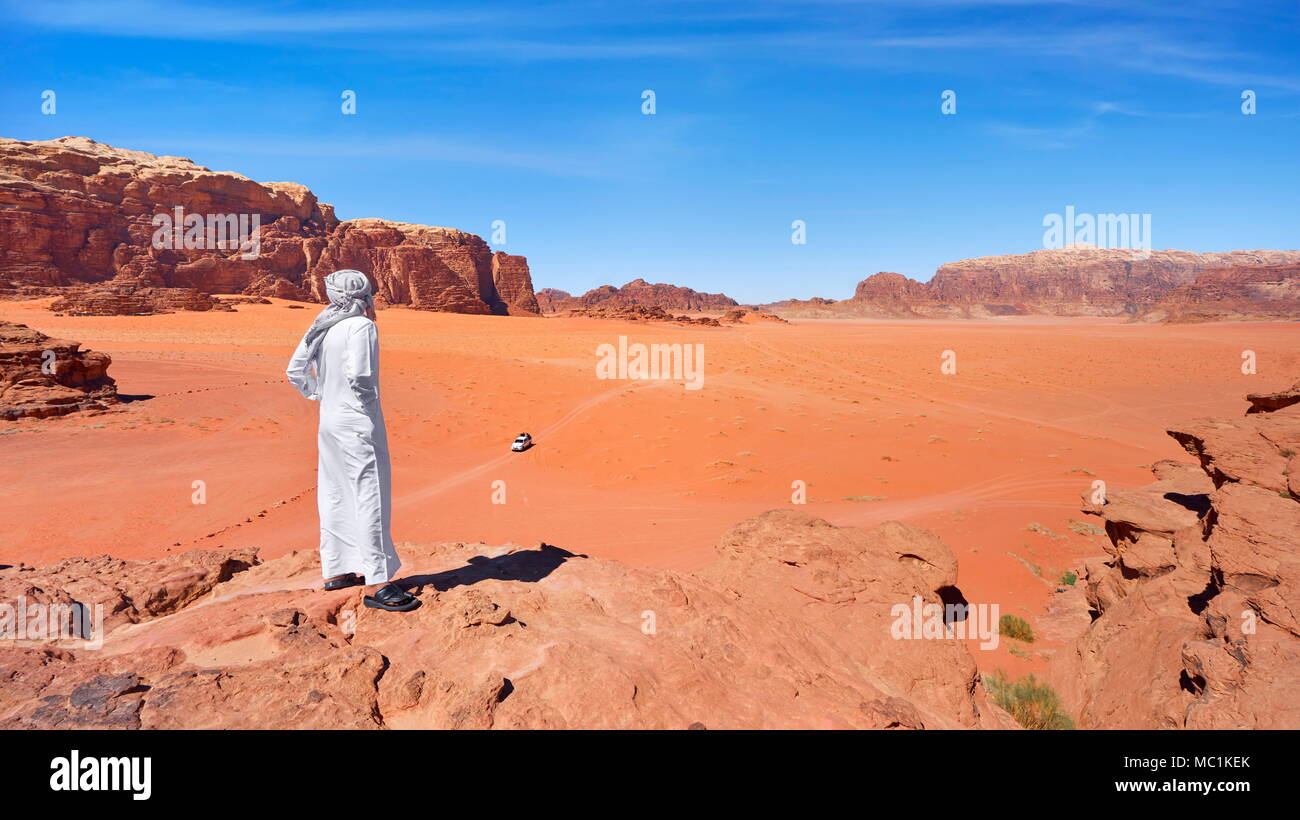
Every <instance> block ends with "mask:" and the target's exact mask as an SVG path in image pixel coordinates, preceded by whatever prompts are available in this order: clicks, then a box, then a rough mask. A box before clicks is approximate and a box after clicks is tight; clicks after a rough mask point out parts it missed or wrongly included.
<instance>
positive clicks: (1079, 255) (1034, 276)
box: [766, 246, 1300, 321]
mask: <svg viewBox="0 0 1300 820" xmlns="http://www.w3.org/2000/svg"><path fill="white" fill-rule="evenodd" d="M1297 263H1300V251H1275V250H1259V251H1228V252H1226V253H1192V252H1189V251H1179V250H1163V251H1152V252H1150V253H1149V254H1148V255H1146V257H1145V258H1143V257H1141V256H1139V255H1138V252H1136V251H1132V250H1121V249H1109V248H1095V247H1091V246H1070V247H1067V248H1059V249H1052V250H1040V251H1034V252H1032V253H1026V254H1018V255H1006V256H982V257H979V258H976V259H963V260H961V261H958V262H948V263H946V264H944V265H941V266H940V267H939V269H938V270H937V271H936V272H935V274H934V276H933V277H932V278H931V279H930V281H929V282H917V281H915V280H912V279H908V278H907V277H905V276H902V275H901V274H897V273H877V274H875V275H873V276H871V277H868V278H867V279H864V280H863V281H862V282H860V283H859V284H858V287H857V290H856V291H855V293H854V295H853V297H852V298H850V299H845V300H842V301H838V302H830V301H828V300H825V299H812V300H790V301H787V302H778V303H774V304H771V305H767V306H766V307H767V308H768V309H770V310H773V311H774V312H777V313H779V314H781V315H785V316H806V317H835V316H863V317H873V318H921V317H929V318H988V317H993V316H1009V315H1021V314H1035V313H1036V314H1050V315H1057V316H1137V315H1138V314H1142V318H1144V319H1146V320H1149V321H1160V320H1162V319H1165V318H1167V317H1169V316H1170V315H1171V311H1173V312H1178V311H1182V313H1184V314H1187V315H1190V314H1191V313H1193V312H1194V308H1189V307H1186V306H1187V305H1189V304H1190V305H1197V304H1201V303H1205V304H1217V305H1219V308H1215V309H1222V310H1223V311H1224V312H1223V316H1222V318H1232V315H1231V312H1230V311H1229V310H1228V307H1231V310H1238V309H1240V310H1245V309H1246V308H1248V307H1250V306H1251V305H1253V304H1256V303H1258V304H1260V305H1263V307H1261V308H1260V310H1259V311H1257V314H1253V315H1264V316H1270V317H1274V318H1276V317H1280V316H1295V315H1297V310H1296V307H1297V305H1296V304H1295V303H1294V300H1295V299H1296V286H1294V285H1288V284H1285V282H1284V283H1283V284H1282V285H1276V284H1267V283H1269V282H1274V280H1278V279H1279V274H1278V273H1277V271H1276V270H1270V271H1254V272H1251V273H1249V274H1246V273H1243V271H1245V270H1246V268H1241V267H1239V266H1259V265H1264V266H1276V265H1291V266H1294V265H1296V264H1297ZM1224 266H1233V269H1234V270H1235V271H1236V272H1234V273H1230V274H1222V273H1218V274H1210V273H1209V272H1208V271H1207V269H1209V268H1224ZM1202 271H1206V274H1207V275H1206V279H1205V280H1204V282H1205V284H1204V285H1201V286H1199V289H1198V287H1197V286H1195V285H1193V284H1192V283H1193V282H1195V281H1196V280H1197V277H1198V276H1199V275H1201V273H1202ZM1252 277H1253V278H1252ZM1225 280H1226V281H1230V282H1232V283H1233V284H1232V286H1231V287H1228V286H1227V285H1224V284H1223V281H1225ZM1256 280H1258V281H1256ZM1286 281H1287V282H1289V281H1290V280H1289V279H1287V280H1286ZM1215 282H1218V283H1220V284H1218V285H1216V284H1214V283H1215ZM1229 293H1230V294H1231V298H1229V297H1228V296H1227V295H1226V294H1229ZM1180 294H1181V295H1180ZM1165 299H1170V300H1172V301H1171V302H1170V303H1169V304H1168V305H1164V304H1163V303H1162V300H1165ZM1216 300H1217V301H1216ZM1225 303H1231V305H1229V306H1225ZM1178 305H1183V307H1178ZM1270 305H1271V307H1270ZM1156 311H1159V312H1156ZM1205 311H1206V313H1207V315H1211V314H1213V311H1214V309H1211V308H1208V307H1207V308H1205ZM1185 320H1187V319H1185Z"/></svg>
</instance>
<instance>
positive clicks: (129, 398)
mask: <svg viewBox="0 0 1300 820" xmlns="http://www.w3.org/2000/svg"><path fill="white" fill-rule="evenodd" d="M152 398H154V397H153V396H151V395H150V394H148V393H140V394H132V393H118V394H117V400H118V401H120V402H122V403H123V404H132V403H133V402H137V401H149V399H152Z"/></svg>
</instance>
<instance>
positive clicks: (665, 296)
mask: <svg viewBox="0 0 1300 820" xmlns="http://www.w3.org/2000/svg"><path fill="white" fill-rule="evenodd" d="M546 294H547V295H546V298H545V300H544V301H543V304H544V305H545V310H546V312H548V313H560V312H564V311H569V310H577V309H581V308H598V307H599V308H627V307H646V308H663V309H664V310H727V309H729V308H734V307H736V306H737V303H736V300H735V299H732V298H731V297H730V296H727V295H726V294H723V293H700V292H699V291H696V290H691V289H690V288H685V287H681V286H679V285H665V284H651V283H650V282H647V281H646V280H644V279H633V280H632V281H631V282H628V283H627V284H626V285H624V286H623V287H621V288H616V287H614V286H613V285H602V286H600V287H598V288H593V289H592V290H589V291H587V292H586V293H584V294H582V295H581V296H570V295H569V294H567V293H565V292H564V291H562V290H551V289H548V290H547V291H546Z"/></svg>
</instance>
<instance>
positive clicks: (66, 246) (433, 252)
mask: <svg viewBox="0 0 1300 820" xmlns="http://www.w3.org/2000/svg"><path fill="white" fill-rule="evenodd" d="M158 220H161V223H160V222H159V221H158ZM172 223H176V224H172ZM254 238H255V239H256V242H255V243H254V242H253V241H252V240H253V239H254ZM178 239H179V240H180V241H179V242H178V241H177V240H178ZM340 267H352V268H356V269H358V270H361V271H363V272H365V273H367V274H368V275H370V276H371V278H372V279H373V280H374V281H375V283H376V285H377V290H378V292H379V294H380V297H381V298H380V301H381V302H382V303H383V304H388V305H399V304H400V305H411V306H413V307H418V308H422V309H427V310H444V311H455V312H465V313H497V314H506V313H509V314H521V315H536V314H537V312H538V309H537V306H536V304H535V300H534V297H533V293H532V280H531V277H530V276H529V272H528V262H527V260H526V259H525V258H524V257H522V256H512V255H508V254H493V253H492V251H491V249H489V248H488V246H487V243H485V242H484V241H483V240H482V239H480V238H479V237H477V236H474V235H473V234H468V233H465V232H463V231H457V230H454V229H451V228H436V227H430V226H425V225H412V224H407V223H401V222H388V221H385V220H378V219H358V220H351V221H347V222H340V221H339V220H338V219H337V218H336V217H335V215H334V209H333V207H332V206H330V205H327V204H324V203H321V202H319V201H317V199H316V196H315V195H314V194H313V193H312V192H311V191H310V190H308V189H307V188H306V187H304V186H302V185H299V184H297V183H292V182H263V183H259V182H255V181H253V180H251V179H249V178H247V177H245V176H242V175H240V174H236V173H230V172H217V171H212V170H210V169H208V168H205V167H203V166H201V165H197V164H195V163H194V162H192V161H190V160H188V159H184V158H182V157H170V156H154V155H153V154H148V153H145V152H143V151H129V150H125V149H121V148H114V147H112V146H108V145H102V144H100V143H97V142H95V141H94V140H90V139H87V138H84V137H62V138H60V139H56V140H48V141H30V142H28V141H22V140H12V139H0V295H3V296H8V297H10V298H30V297H31V296H33V295H49V294H52V293H57V292H58V291H57V289H59V288H65V287H70V286H71V287H85V286H92V285H102V284H105V283H109V282H112V283H113V284H114V285H125V284H129V285H131V286H132V287H133V288H168V289H190V290H192V291H194V292H195V293H194V294H193V295H192V296H190V297H185V296H184V295H182V294H179V293H171V294H170V295H165V297H166V298H162V299H161V302H162V303H163V307H164V309H166V303H168V302H170V304H171V305H172V306H174V307H181V308H184V309H205V308H204V305H207V304H209V300H207V298H206V294H209V293H225V294H246V295H253V296H275V297H281V298H289V299H312V300H316V301H322V300H323V286H322V284H321V279H322V278H323V277H324V276H325V275H326V274H328V273H331V272H333V271H334V270H337V269H338V268H340ZM135 296H137V297H141V298H134V299H122V300H121V302H122V304H123V306H124V309H130V310H131V311H132V312H154V311H142V310H140V308H141V305H142V304H143V302H145V301H151V300H152V301H154V302H158V301H159V298H158V297H159V295H158V294H152V295H150V294H135ZM144 297H149V298H144ZM82 298H84V297H82ZM111 302H112V300H106V299H103V298H98V303H99V305H100V306H101V307H104V308H105V309H107V308H110V307H111Z"/></svg>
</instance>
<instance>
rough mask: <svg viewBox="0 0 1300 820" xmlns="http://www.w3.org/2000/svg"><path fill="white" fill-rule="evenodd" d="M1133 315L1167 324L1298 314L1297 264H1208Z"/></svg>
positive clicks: (1299, 269)
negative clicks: (1215, 265)
mask: <svg viewBox="0 0 1300 820" xmlns="http://www.w3.org/2000/svg"><path fill="white" fill-rule="evenodd" d="M1138 318H1139V320H1141V321H1165V322H1171V323H1190V322H1225V321H1238V322H1241V321H1277V320H1278V319H1295V318H1300V265H1295V264H1291V265H1235V266H1229V267H1221V268H1207V269H1206V270H1203V271H1201V272H1200V273H1199V274H1198V275H1197V276H1196V278H1195V279H1194V280H1192V281H1191V282H1189V283H1187V284H1185V285H1179V286H1178V287H1176V288H1174V289H1173V290H1171V291H1169V293H1167V294H1166V295H1165V296H1164V297H1163V298H1161V300H1160V301H1159V302H1157V303H1156V304H1154V305H1152V306H1151V307H1150V308H1148V309H1147V310H1146V311H1144V312H1143V313H1142V315H1141V316H1139V317H1138Z"/></svg>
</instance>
